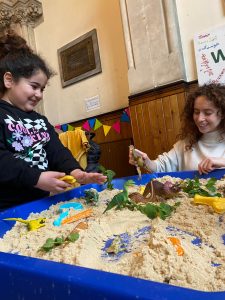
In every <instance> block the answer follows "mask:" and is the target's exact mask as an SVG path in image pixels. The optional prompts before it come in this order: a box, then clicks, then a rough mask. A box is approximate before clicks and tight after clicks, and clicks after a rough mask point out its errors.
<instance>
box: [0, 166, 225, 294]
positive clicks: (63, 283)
mask: <svg viewBox="0 0 225 300" xmlns="http://www.w3.org/2000/svg"><path fill="white" fill-rule="evenodd" d="M224 174H225V170H223V169H220V170H216V171H214V172H211V173H210V174H209V175H208V176H207V175H204V176H201V177H205V178H207V177H209V176H210V177H215V178H217V179H219V178H221V177H222V176H224ZM165 175H170V176H173V177H180V178H193V177H195V176H199V175H198V172H196V171H187V172H186V171H185V172H173V173H156V174H145V175H143V176H142V180H138V177H137V176H132V177H126V178H121V179H116V180H114V181H113V183H114V186H115V187H116V188H119V189H121V188H122V187H123V184H124V182H125V181H126V180H128V179H133V180H134V181H135V182H136V184H146V183H147V182H148V181H149V180H150V179H151V178H153V177H162V176H165ZM91 187H93V188H96V189H97V190H98V191H101V190H103V189H104V187H103V186H99V185H96V184H90V185H85V186H82V187H80V188H76V189H73V190H71V191H68V192H65V193H63V194H60V195H56V196H52V197H49V198H45V199H41V200H37V201H33V202H30V203H27V204H23V205H19V206H17V207H15V208H12V209H8V210H6V211H4V212H1V213H0V236H1V237H2V236H3V235H4V233H5V232H6V231H7V230H9V229H10V228H11V227H12V226H13V224H12V222H7V221H3V220H2V219H4V218H7V217H22V218H26V217H27V216H28V215H29V214H30V212H40V211H42V210H44V209H47V208H48V207H49V206H50V205H52V204H53V203H57V202H59V201H66V200H70V199H72V198H73V197H81V196H82V195H83V193H84V190H86V189H88V188H91ZM90 255H91V253H90ZM0 278H1V280H0V282H1V284H0V286H1V289H0V299H1V300H11V299H12V300H16V299H18V300H19V299H23V300H40V299H42V300H47V299H49V300H53V299H54V300H62V299H63V300H66V299H84V300H87V299H105V300H109V299H113V300H115V299H149V300H189V299H192V300H200V299H201V300H208V299H213V300H225V291H224V292H202V291H197V290H192V289H188V288H182V287H177V286H172V285H168V284H165V283H158V282H153V281H148V280H143V279H137V278H132V277H129V276H123V275H118V274H112V273H108V272H103V271H97V270H93V269H88V268H82V267H77V266H72V265H68V264H62V263H56V262H52V261H46V260H41V259H36V258H30V257H25V256H21V255H16V254H10V253H3V252H0Z"/></svg>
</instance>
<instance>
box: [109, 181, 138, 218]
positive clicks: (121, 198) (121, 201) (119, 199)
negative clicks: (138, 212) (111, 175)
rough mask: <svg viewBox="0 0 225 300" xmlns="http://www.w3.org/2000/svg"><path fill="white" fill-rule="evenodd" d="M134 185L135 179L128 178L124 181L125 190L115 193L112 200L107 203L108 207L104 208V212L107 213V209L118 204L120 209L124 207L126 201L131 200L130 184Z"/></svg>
mask: <svg viewBox="0 0 225 300" xmlns="http://www.w3.org/2000/svg"><path fill="white" fill-rule="evenodd" d="M133 185H134V181H133V180H127V181H126V182H125V183H124V186H123V191H122V192H120V193H119V194H117V195H115V196H114V197H113V198H112V200H111V201H110V202H109V204H108V205H107V207H106V209H105V210H104V212H103V213H105V212H106V211H107V210H110V209H111V208H113V207H115V206H117V208H118V209H120V208H121V207H123V206H124V205H125V204H126V202H127V201H128V200H129V198H128V187H129V186H133Z"/></svg>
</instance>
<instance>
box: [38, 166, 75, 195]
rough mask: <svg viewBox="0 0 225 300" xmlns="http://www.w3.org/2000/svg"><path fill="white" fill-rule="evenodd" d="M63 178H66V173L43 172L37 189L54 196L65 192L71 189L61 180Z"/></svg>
mask: <svg viewBox="0 0 225 300" xmlns="http://www.w3.org/2000/svg"><path fill="white" fill-rule="evenodd" d="M63 176H65V173H61V172H54V171H47V172H42V173H41V176H40V177H39V180H38V182H37V184H36V185H35V187H36V188H39V189H41V190H44V191H47V192H51V193H54V194H55V193H59V192H63V191H65V189H66V188H68V187H71V185H70V184H68V183H67V182H65V181H63V180H60V178H62V177H63Z"/></svg>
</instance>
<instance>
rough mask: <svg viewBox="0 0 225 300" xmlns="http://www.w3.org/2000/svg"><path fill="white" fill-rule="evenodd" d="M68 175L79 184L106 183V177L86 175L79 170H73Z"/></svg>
mask: <svg viewBox="0 0 225 300" xmlns="http://www.w3.org/2000/svg"><path fill="white" fill-rule="evenodd" d="M70 175H72V176H73V177H74V178H76V180H77V181H78V182H79V183H81V184H87V183H98V184H103V183H105V182H106V180H107V177H106V176H104V175H102V174H101V173H87V172H84V171H81V170H79V169H76V170H73V171H72V172H71V173H70Z"/></svg>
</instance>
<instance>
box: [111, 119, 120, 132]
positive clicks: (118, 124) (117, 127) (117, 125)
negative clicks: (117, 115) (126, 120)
mask: <svg viewBox="0 0 225 300" xmlns="http://www.w3.org/2000/svg"><path fill="white" fill-rule="evenodd" d="M112 128H113V129H114V130H115V131H116V132H117V133H120V120H118V121H116V122H115V123H114V124H113V125H112Z"/></svg>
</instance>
